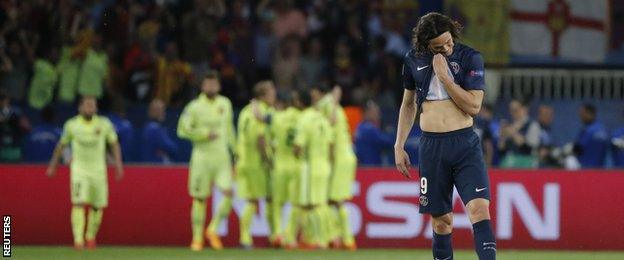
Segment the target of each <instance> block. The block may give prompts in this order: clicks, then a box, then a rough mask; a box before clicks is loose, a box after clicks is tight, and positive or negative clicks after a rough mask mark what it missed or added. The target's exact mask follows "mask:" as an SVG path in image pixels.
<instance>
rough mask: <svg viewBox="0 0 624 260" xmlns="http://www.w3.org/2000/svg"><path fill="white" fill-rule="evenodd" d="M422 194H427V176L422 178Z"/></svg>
mask: <svg viewBox="0 0 624 260" xmlns="http://www.w3.org/2000/svg"><path fill="white" fill-rule="evenodd" d="M420 194H427V178H425V177H422V178H420Z"/></svg>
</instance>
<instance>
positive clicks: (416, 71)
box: [395, 13, 496, 259]
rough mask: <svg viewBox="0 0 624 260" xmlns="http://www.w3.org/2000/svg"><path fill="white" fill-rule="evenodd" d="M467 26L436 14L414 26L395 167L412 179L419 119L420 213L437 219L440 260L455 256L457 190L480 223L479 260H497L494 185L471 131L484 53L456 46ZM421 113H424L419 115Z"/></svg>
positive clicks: (435, 233)
mask: <svg viewBox="0 0 624 260" xmlns="http://www.w3.org/2000/svg"><path fill="white" fill-rule="evenodd" d="M460 29H461V26H460V25H459V24H458V23H457V22H455V21H453V20H451V19H450V18H448V17H446V16H444V15H441V14H438V13H429V14H427V15H425V16H423V17H421V18H420V20H419V21H418V24H417V25H416V27H415V28H414V37H413V43H414V48H413V49H412V50H410V51H409V52H407V54H406V55H405V58H404V64H403V87H404V88H405V90H404V92H403V101H402V104H401V110H400V112H399V123H398V127H397V139H396V143H395V162H396V165H397V168H398V169H399V171H400V172H401V173H402V174H403V175H404V176H405V177H408V178H411V176H410V174H409V166H410V161H409V157H408V155H407V153H406V152H405V150H404V145H405V141H406V139H407V137H408V135H409V132H410V129H411V128H412V125H413V123H414V119H415V118H419V119H420V120H419V124H420V128H421V129H422V130H423V136H422V138H421V139H420V147H419V157H420V158H419V162H420V164H419V173H420V181H419V182H420V212H421V213H423V214H430V215H431V216H432V226H433V245H432V251H433V256H434V258H435V259H452V258H453V250H452V246H451V231H452V223H453V222H452V220H453V219H452V208H453V205H452V195H453V187H455V188H456V189H457V191H458V192H459V195H460V197H461V199H462V201H463V202H464V203H465V205H466V209H467V212H468V217H469V219H470V222H471V223H472V225H473V231H474V232H473V233H474V242H475V250H476V252H477V255H478V256H479V259H495V258H496V241H495V238H494V233H493V232H492V226H491V223H490V213H489V202H490V186H489V180H488V175H487V171H486V167H485V161H484V159H483V152H482V149H481V142H480V140H479V137H478V136H477V135H476V133H475V132H474V131H473V129H472V125H473V118H472V117H473V116H475V115H477V113H478V112H479V110H480V109H481V103H482V101H483V95H484V90H483V89H484V87H485V80H484V68H483V58H482V57H481V54H480V53H479V52H478V51H476V50H474V49H472V48H470V47H468V46H466V45H463V44H461V43H456V42H455V40H456V39H457V38H458V34H459V31H460ZM418 114H420V115H419V116H417V115H418Z"/></svg>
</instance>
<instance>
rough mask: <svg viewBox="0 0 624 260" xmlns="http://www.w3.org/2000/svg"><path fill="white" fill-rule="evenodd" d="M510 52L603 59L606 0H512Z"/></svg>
mask: <svg viewBox="0 0 624 260" xmlns="http://www.w3.org/2000/svg"><path fill="white" fill-rule="evenodd" d="M510 14H511V30H510V32H511V33H510V40H511V41H510V47H511V54H513V55H521V56H543V57H550V58H556V59H561V60H567V61H571V62H603V61H604V59H605V56H606V54H607V50H608V41H609V39H608V33H607V24H608V22H609V21H608V20H609V15H608V0H512V1H511V8H510Z"/></svg>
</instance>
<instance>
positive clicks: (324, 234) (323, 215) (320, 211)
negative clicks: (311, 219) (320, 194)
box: [315, 205, 330, 248]
mask: <svg viewBox="0 0 624 260" xmlns="http://www.w3.org/2000/svg"><path fill="white" fill-rule="evenodd" d="M315 213H316V214H315V217H316V221H317V223H318V229H317V238H316V239H317V241H318V245H319V246H321V247H322V248H326V247H327V245H328V243H329V236H328V232H329V229H330V227H329V220H328V217H329V214H328V209H327V205H320V206H317V207H316V209H315Z"/></svg>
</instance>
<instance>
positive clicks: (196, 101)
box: [184, 96, 199, 110]
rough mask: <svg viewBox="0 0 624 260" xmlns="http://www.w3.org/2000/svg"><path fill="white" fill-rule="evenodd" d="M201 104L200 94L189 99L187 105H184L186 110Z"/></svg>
mask: <svg viewBox="0 0 624 260" xmlns="http://www.w3.org/2000/svg"><path fill="white" fill-rule="evenodd" d="M198 104H199V96H198V97H196V98H194V99H193V100H191V101H189V102H188V103H187V104H186V106H184V110H191V109H193V108H195V107H197V105H198Z"/></svg>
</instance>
